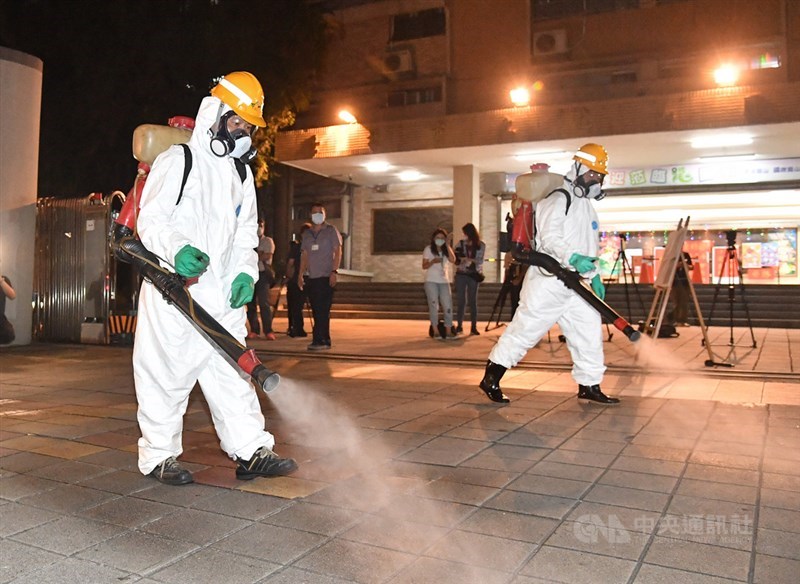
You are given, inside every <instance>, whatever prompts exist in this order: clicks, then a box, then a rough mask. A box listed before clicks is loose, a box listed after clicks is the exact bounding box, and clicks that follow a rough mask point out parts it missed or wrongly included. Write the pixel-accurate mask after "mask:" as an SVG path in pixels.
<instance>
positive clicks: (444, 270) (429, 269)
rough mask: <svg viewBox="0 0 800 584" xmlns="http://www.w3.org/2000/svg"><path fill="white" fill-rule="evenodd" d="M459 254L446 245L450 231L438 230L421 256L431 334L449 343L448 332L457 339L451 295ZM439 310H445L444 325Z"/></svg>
mask: <svg viewBox="0 0 800 584" xmlns="http://www.w3.org/2000/svg"><path fill="white" fill-rule="evenodd" d="M455 262H456V254H455V252H454V251H453V248H452V247H451V246H450V245H449V244H448V242H447V231H445V230H444V229H437V230H436V231H434V232H433V234H432V235H431V243H430V245H427V246H425V249H424V250H423V252H422V269H423V270H426V272H425V295H426V296H427V297H428V311H429V314H430V318H431V326H430V329H428V334H429V335H430V336H431V337H433V336H434V334H435V333H434V331H436V332H438V334H439V338H441V339H442V340H444V339H447V337H448V332H449V334H450V336H451V337H454V336H455V331H454V329H453V296H452V294H451V292H450V271H451V269H450V266H451V265H453V264H455ZM439 306H441V307H442V313H443V315H444V322H443V323H441V324H440V323H439Z"/></svg>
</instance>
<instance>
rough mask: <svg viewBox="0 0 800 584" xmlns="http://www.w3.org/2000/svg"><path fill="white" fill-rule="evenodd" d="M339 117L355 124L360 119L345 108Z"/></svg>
mask: <svg viewBox="0 0 800 584" xmlns="http://www.w3.org/2000/svg"><path fill="white" fill-rule="evenodd" d="M339 119H340V120H342V121H343V122H345V123H347V124H355V123H356V122H357V121H358V120H357V119H356V117H355V116H354V115H353V114H351V113H350V112H349V111H347V110H344V109H343V110H341V111H340V112H339Z"/></svg>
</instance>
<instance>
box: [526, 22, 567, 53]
mask: <svg viewBox="0 0 800 584" xmlns="http://www.w3.org/2000/svg"><path fill="white" fill-rule="evenodd" d="M567 50H568V47H567V31H566V30H565V29H563V28H559V29H556V30H544V31H541V32H535V33H533V54H534V56H537V57H547V56H550V55H561V54H564V53H566V52H567Z"/></svg>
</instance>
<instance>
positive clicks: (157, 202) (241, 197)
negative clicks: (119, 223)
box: [137, 96, 258, 334]
mask: <svg viewBox="0 0 800 584" xmlns="http://www.w3.org/2000/svg"><path fill="white" fill-rule="evenodd" d="M220 106H222V109H221V110H220ZM229 110H230V108H229V107H228V106H227V105H224V104H222V102H220V100H219V99H217V98H216V97H212V96H209V97H206V98H205V99H203V101H202V103H201V104H200V108H199V110H198V112H197V116H196V118H195V129H194V132H193V133H192V137H191V138H190V140H189V142H188V144H189V148H190V149H191V151H192V168H191V171H190V173H189V176H188V179H187V181H186V185H185V187H184V190H183V195H182V196H181V198H180V201H178V193H179V191H180V184H181V181H182V179H183V172H184V167H185V164H186V159H185V155H184V151H183V148H182V147H180V146H172V147H170V148H169V149H168V150H166V151H165V152H163V153H162V154H160V155H159V156H158V158H156V160H155V162H154V163H153V168H152V170H151V172H150V175H149V177H148V179H147V183H146V184H145V187H144V190H143V193H142V203H141V211H140V213H139V217H138V220H137V227H138V232H139V237H140V238H141V240H142V243H143V244H144V245H145V247H147V249H149V250H150V251H152V252H154V253H155V254H157V255H158V256H159V257H161V258H163V259H165V260H167V261H168V262H170V263H171V262H172V261H173V260H174V258H175V254H176V253H177V252H178V250H180V249H181V248H182V247H183V246H185V245H187V244H189V245H192V246H194V247H196V248H197V249H199V250H201V251H203V252H205V253H206V254H208V256H209V257H210V258H211V262H210V264H209V267H208V270H206V272H205V273H203V274H202V275H201V276H200V279H199V280H198V282H197V284H195V285H193V286H192V287H191V293H192V296H193V297H194V298H195V299H196V300H197V301H198V302H199V303H200V304H201V305H202V306H203V307H204V308H205V309H206V310H207V311H208V312H209V313H210V314H211V315H212V316H213V317H214V318H216V319H217V320H220V322H221V323H222V324H223V325H224V324H225V315H227V314H228V313H229V312H231V309H230V307H229V300H230V290H231V283H232V281H233V279H234V278H235V277H236V276H237V275H238V274H240V273H246V274H249V275H250V276H251V277H252V278H253V280H257V279H258V258H257V255H256V252H255V251H254V248H255V247H256V246H257V245H258V223H257V211H256V195H255V187H254V182H253V173H252V171H251V170H250V168H249V167H246V166H245V170H246V176H245V179H244V181H242V179H241V178H240V175H239V172H238V171H237V169H236V163H235V162H234V159H233V158H231V157H229V156H225V157H219V156H216V155H215V154H214V153H213V152H212V151H211V138H212V135H213V132H212V130H211V128H212V126H213V125H214V124H215V122H216V121H217V116H218V115H220V114H224V113H225V112H226V111H229ZM240 312H242V311H236V314H237V316H238V315H239V313H240ZM242 326H243V319H242ZM231 332H234V331H231ZM234 334H235V333H234Z"/></svg>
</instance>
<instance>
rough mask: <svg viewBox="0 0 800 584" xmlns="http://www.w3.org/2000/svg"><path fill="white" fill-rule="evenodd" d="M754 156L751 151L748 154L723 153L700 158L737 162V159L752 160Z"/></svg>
mask: <svg viewBox="0 0 800 584" xmlns="http://www.w3.org/2000/svg"><path fill="white" fill-rule="evenodd" d="M755 157H756V155H755V154H753V153H752V152H751V153H750V154H723V155H721V156H701V157H700V160H702V161H703V162H737V161H739V160H754V159H755Z"/></svg>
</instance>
